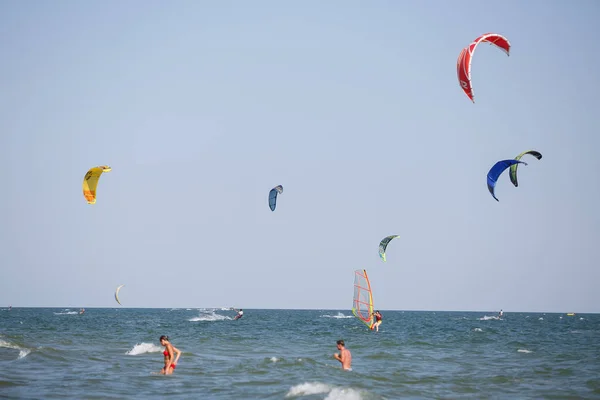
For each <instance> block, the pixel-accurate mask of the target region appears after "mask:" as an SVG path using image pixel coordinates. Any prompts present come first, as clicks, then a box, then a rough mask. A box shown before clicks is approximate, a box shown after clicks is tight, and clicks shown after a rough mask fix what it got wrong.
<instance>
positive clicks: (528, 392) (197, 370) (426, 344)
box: [0, 308, 600, 399]
mask: <svg viewBox="0 0 600 400" xmlns="http://www.w3.org/2000/svg"><path fill="white" fill-rule="evenodd" d="M244 311H245V315H244V318H242V319H241V320H239V321H233V320H232V317H233V316H234V312H232V311H228V310H222V309H126V308H119V309H87V310H86V313H85V314H83V315H78V313H77V310H75V309H72V310H68V309H49V308H13V309H12V310H11V311H8V310H6V309H0V397H8V398H32V399H54V398H60V399H65V398H72V399H99V398H103V399H105V398H113V399H125V398H127V399H130V398H141V399H153V398H155V399H162V398H166V397H168V398H206V399H213V398H214V399H271V398H272V399H283V398H291V399H397V398H476V399H482V398H536V399H539V398H600V315H597V314H592V315H590V314H581V315H579V314H578V315H576V316H566V315H565V314H536V313H507V314H506V315H505V316H504V317H503V318H502V319H501V320H497V319H493V318H490V317H491V316H492V314H491V313H483V312H480V313H477V312H475V313H461V312H401V311H383V317H384V322H383V324H382V325H381V329H380V332H379V333H376V332H371V331H369V330H367V329H366V327H365V326H364V325H363V324H362V323H361V322H360V321H358V320H357V319H355V318H354V317H352V316H351V313H350V312H349V311H348V310H333V311H332V310H244ZM486 314H487V315H486ZM160 335H169V336H170V337H171V342H172V343H173V344H174V345H175V346H176V347H178V348H179V349H180V350H182V351H183V354H182V356H181V358H180V360H179V363H178V366H177V369H176V371H175V373H174V374H173V375H171V376H163V375H155V374H152V372H157V371H159V370H160V368H161V367H162V363H163V356H162V354H161V352H162V350H163V348H162V347H161V346H160V343H159V342H158V338H159V337H160ZM337 339H344V340H345V341H346V346H347V348H349V349H350V350H351V351H352V356H353V365H352V367H353V371H351V372H347V371H342V370H341V368H340V365H339V363H338V362H337V361H336V360H334V359H333V357H332V356H333V353H334V352H336V351H337V349H336V345H335V342H336V340H337Z"/></svg>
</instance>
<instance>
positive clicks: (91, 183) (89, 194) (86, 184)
mask: <svg viewBox="0 0 600 400" xmlns="http://www.w3.org/2000/svg"><path fill="white" fill-rule="evenodd" d="M111 170H112V169H111V168H110V167H109V166H108V165H100V166H99V167H94V168H90V170H89V171H88V172H87V173H86V174H85V177H84V178H83V197H85V199H86V200H87V202H88V204H95V203H96V187H97V186H98V180H99V179H100V175H102V173H103V172H110V171H111Z"/></svg>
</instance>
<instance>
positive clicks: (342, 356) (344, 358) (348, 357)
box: [333, 340, 352, 371]
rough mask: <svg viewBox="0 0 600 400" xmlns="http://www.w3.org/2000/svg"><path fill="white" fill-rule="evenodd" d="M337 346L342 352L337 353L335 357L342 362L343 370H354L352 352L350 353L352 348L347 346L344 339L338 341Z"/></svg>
mask: <svg viewBox="0 0 600 400" xmlns="http://www.w3.org/2000/svg"><path fill="white" fill-rule="evenodd" d="M337 348H338V350H339V351H340V353H339V354H338V353H335V354H334V355H333V358H335V359H336V360H338V361H339V362H341V363H342V369H343V370H346V371H352V354H351V353H350V350H348V349H347V348H346V345H345V343H344V341H343V340H338V341H337Z"/></svg>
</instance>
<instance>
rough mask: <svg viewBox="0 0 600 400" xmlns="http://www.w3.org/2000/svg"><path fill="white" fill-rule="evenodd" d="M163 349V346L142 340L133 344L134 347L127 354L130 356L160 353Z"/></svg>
mask: <svg viewBox="0 0 600 400" xmlns="http://www.w3.org/2000/svg"><path fill="white" fill-rule="evenodd" d="M162 349H163V348H162V346H159V345H157V344H154V343H145V342H142V343H138V344H136V345H135V346H133V348H132V349H131V350H129V351H128V352H126V353H125V354H127V355H128V356H138V355H140V354H145V353H158V352H160V351H162Z"/></svg>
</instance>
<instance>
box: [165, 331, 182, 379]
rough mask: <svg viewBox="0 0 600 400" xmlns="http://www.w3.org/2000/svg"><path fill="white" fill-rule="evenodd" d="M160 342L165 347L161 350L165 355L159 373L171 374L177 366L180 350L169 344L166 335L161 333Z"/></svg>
mask: <svg viewBox="0 0 600 400" xmlns="http://www.w3.org/2000/svg"><path fill="white" fill-rule="evenodd" d="M160 344H161V345H162V346H164V347H165V351H163V354H164V356H165V366H164V367H163V368H162V369H161V370H160V373H161V374H163V375H171V374H172V373H173V371H174V370H175V367H177V361H179V356H180V355H181V351H179V349H178V348H177V347H175V346H173V345H172V344H171V342H170V341H169V337H168V336H165V335H162V336H161V337H160ZM175 353H177V356H175Z"/></svg>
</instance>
